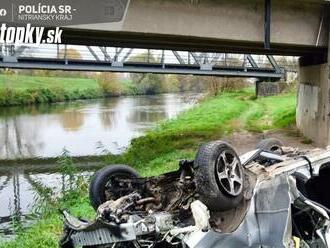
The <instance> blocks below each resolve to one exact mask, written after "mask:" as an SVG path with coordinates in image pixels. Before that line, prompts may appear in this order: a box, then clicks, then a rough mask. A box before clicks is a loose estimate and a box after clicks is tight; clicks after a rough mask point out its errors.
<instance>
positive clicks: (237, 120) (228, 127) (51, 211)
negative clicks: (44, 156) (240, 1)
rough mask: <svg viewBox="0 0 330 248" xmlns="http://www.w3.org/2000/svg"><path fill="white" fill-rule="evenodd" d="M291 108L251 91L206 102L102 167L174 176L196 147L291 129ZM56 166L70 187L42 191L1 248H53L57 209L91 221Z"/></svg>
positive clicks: (70, 172)
mask: <svg viewBox="0 0 330 248" xmlns="http://www.w3.org/2000/svg"><path fill="white" fill-rule="evenodd" d="M295 103H296V98H295V94H293V93H287V94H283V95H279V96H272V97H267V98H259V99H255V97H254V93H253V90H252V89H246V90H241V91H236V92H224V93H221V94H220V95H218V96H213V97H207V98H205V99H204V100H203V101H202V102H200V103H199V104H197V105H196V106H195V107H193V108H192V109H190V110H187V111H186V112H184V113H182V114H180V115H179V116H178V117H177V118H175V119H172V120H168V121H165V122H163V123H161V124H160V125H159V126H158V127H157V128H155V129H154V130H151V131H149V132H148V133H147V134H146V135H145V136H142V137H139V138H136V139H134V140H133V141H132V143H131V146H130V147H129V149H128V150H127V151H126V152H125V153H124V154H122V155H119V156H114V155H109V156H107V158H106V161H105V164H111V163H125V164H129V165H131V166H133V167H135V168H136V169H137V170H138V171H139V172H140V173H141V175H143V176H150V175H158V174H161V173H164V172H166V171H170V170H174V169H176V168H177V166H178V160H180V159H182V158H187V159H193V158H194V156H195V153H196V149H197V148H198V146H199V145H200V144H201V143H202V142H206V141H209V140H216V139H220V138H221V137H222V136H223V135H224V134H230V133H231V132H233V131H239V130H249V131H253V132H263V131H265V130H271V129H281V128H287V127H290V126H292V127H294V125H295ZM60 163H61V165H62V166H63V173H64V175H66V176H67V178H68V180H69V179H70V183H69V184H70V185H71V187H69V189H68V190H67V191H64V193H63V194H62V196H61V197H58V198H54V197H52V193H51V191H47V190H46V197H45V198H44V199H45V201H44V204H43V205H42V206H43V207H42V208H41V211H40V212H41V217H40V218H38V221H37V222H36V223H35V224H34V225H33V226H32V227H30V228H28V229H19V230H17V238H16V239H15V240H13V241H9V242H5V243H3V244H2V245H1V244H0V247H1V248H4V247H6V248H14V247H15V248H17V247H22V248H23V247H24V248H29V247H31V248H34V247H40V248H43V247H44V248H46V247H47V248H48V247H57V245H58V240H59V236H60V234H61V232H62V221H61V219H60V215H59V212H58V209H59V208H67V209H69V210H70V211H71V213H73V214H75V215H77V216H82V217H84V218H93V217H94V215H95V212H94V210H93V209H92V207H91V206H90V204H89V200H88V192H87V191H88V189H87V188H88V187H87V186H88V182H86V181H85V180H83V179H82V178H80V177H78V176H75V174H74V164H73V163H72V160H70V157H68V156H67V154H65V156H64V158H63V156H62V158H61V159H60Z"/></svg>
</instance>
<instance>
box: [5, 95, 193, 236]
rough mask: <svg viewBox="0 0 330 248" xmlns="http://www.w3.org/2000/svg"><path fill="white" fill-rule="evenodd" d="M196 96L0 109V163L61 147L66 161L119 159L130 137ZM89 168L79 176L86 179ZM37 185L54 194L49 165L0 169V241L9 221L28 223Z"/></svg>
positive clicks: (57, 177)
mask: <svg viewBox="0 0 330 248" xmlns="http://www.w3.org/2000/svg"><path fill="white" fill-rule="evenodd" d="M198 97H199V95H195V94H188V95H180V94H164V95H157V96H137V97H119V98H111V99H102V100H90V101H77V102H72V103H59V104H52V105H39V106H30V107H14V108H0V161H1V160H4V159H11V160H12V159H18V158H20V159H21V158H47V157H55V156H59V155H60V154H61V153H62V152H63V149H64V148H65V149H66V150H67V151H69V153H70V155H72V156H89V155H100V154H106V153H109V152H110V153H113V154H120V153H121V152H123V151H124V150H125V149H126V148H127V146H128V145H129V143H130V141H131V140H132V139H133V138H135V137H138V136H140V135H142V134H143V133H144V132H145V131H146V130H148V129H150V128H152V127H154V126H155V125H156V123H159V122H160V121H162V120H165V119H169V118H173V117H175V116H176V115H177V114H178V113H180V112H181V111H183V110H185V109H188V108H189V107H191V106H192V105H193V104H194V103H195V101H196V99H198ZM90 167H92V165H91V166H90ZM90 167H89V169H83V172H80V173H81V175H83V176H87V175H89V174H91V171H93V169H90ZM38 186H45V187H50V188H52V189H53V190H54V192H56V191H60V189H61V187H63V176H62V175H61V173H59V171H56V169H54V168H53V166H52V165H51V164H50V165H46V164H45V165H25V164H22V163H21V164H17V165H16V164H15V163H13V164H11V165H10V166H8V165H6V164H4V163H3V164H0V204H1V207H0V236H1V233H2V234H11V233H12V229H13V223H14V221H13V219H16V218H18V219H19V220H21V221H22V222H24V223H28V218H29V216H30V214H31V211H32V210H33V209H34V207H35V203H36V202H37V199H38V198H39V196H40V192H38V190H37V189H40V187H38ZM41 188H42V187H41ZM0 239H1V237H0Z"/></svg>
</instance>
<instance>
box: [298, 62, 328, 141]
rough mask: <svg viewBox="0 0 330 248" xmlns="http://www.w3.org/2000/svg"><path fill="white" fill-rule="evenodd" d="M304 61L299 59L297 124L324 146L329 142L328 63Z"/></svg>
mask: <svg viewBox="0 0 330 248" xmlns="http://www.w3.org/2000/svg"><path fill="white" fill-rule="evenodd" d="M306 61H309V59H308V58H301V61H300V63H301V66H300V70H299V86H298V100H297V117H296V121H297V126H298V128H299V130H300V131H301V132H302V134H303V135H304V136H305V137H307V138H310V139H311V140H313V141H314V142H315V144H316V145H318V146H321V147H324V146H327V145H329V144H330V136H329V134H330V132H329V131H330V116H329V114H330V95H329V89H330V79H329V63H318V64H313V63H311V64H309V65H308V64H307V65H306ZM309 62H310V61H309Z"/></svg>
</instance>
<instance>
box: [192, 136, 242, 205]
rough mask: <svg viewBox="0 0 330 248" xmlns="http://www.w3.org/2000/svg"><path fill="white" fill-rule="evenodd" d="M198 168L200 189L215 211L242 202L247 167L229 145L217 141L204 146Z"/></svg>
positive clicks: (197, 176)
mask: <svg viewBox="0 0 330 248" xmlns="http://www.w3.org/2000/svg"><path fill="white" fill-rule="evenodd" d="M229 167H230V168H229ZM194 168H195V182H196V192H197V193H198V195H199V199H200V200H201V201H202V202H203V203H204V204H205V205H206V206H207V207H208V208H209V209H210V210H211V211H224V210H229V209H232V208H234V207H236V206H238V205H239V203H240V202H241V201H242V198H243V194H244V168H243V166H242V165H241V162H240V160H239V157H238V155H237V153H236V152H235V150H234V149H233V148H232V147H231V146H230V145H229V144H227V143H225V142H222V141H214V142H209V143H206V144H203V145H201V146H200V148H199V150H198V152H197V155H196V158H195V161H194ZM226 176H227V178H226ZM234 177H235V179H234ZM238 179H239V181H238ZM235 180H237V181H235ZM231 186H233V187H231Z"/></svg>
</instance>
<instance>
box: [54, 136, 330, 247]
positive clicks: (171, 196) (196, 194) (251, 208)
mask: <svg viewBox="0 0 330 248" xmlns="http://www.w3.org/2000/svg"><path fill="white" fill-rule="evenodd" d="M179 165H180V166H179V169H178V170H177V171H174V172H170V173H166V174H163V175H160V176H157V177H145V178H143V177H140V176H139V174H138V173H137V172H136V171H135V170H134V169H132V168H131V167H129V166H126V165H112V166H109V167H105V168H103V169H101V170H100V171H98V172H96V173H95V175H94V177H93V179H92V181H91V184H90V199H91V203H92V205H93V207H94V208H95V209H96V210H97V218H96V219H95V220H94V221H92V222H88V221H85V220H82V219H78V218H76V217H73V216H72V215H70V214H69V213H68V212H67V211H63V216H64V224H65V225H64V234H63V238H62V239H61V241H60V246H61V247H330V218H329V214H330V210H329V208H330V194H329V193H328V189H330V150H320V149H315V150H313V151H305V152H304V151H299V150H298V149H294V148H291V147H284V146H283V144H282V143H281V141H279V140H277V139H265V140H263V141H261V142H260V143H259V144H258V146H257V149H255V150H252V151H250V152H248V153H246V154H243V155H241V156H238V155H237V153H236V152H235V150H234V149H233V148H232V147H231V146H230V145H229V144H227V143H225V142H222V141H214V142H209V143H207V144H203V145H202V146H201V147H200V148H199V150H198V152H197V155H196V158H195V160H194V161H187V160H183V161H180V163H179Z"/></svg>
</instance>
